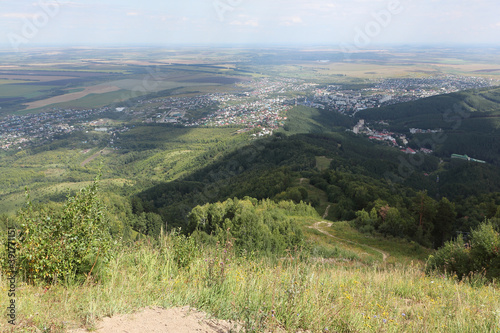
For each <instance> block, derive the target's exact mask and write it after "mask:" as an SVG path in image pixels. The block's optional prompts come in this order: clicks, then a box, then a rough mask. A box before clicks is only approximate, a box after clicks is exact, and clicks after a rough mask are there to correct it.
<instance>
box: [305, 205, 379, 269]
mask: <svg viewBox="0 0 500 333" xmlns="http://www.w3.org/2000/svg"><path fill="white" fill-rule="evenodd" d="M327 209H328V208H327ZM325 213H326V212H325ZM321 224H326V227H327V228H328V227H331V226H332V222H326V221H320V222H316V223H314V224H313V225H312V226H310V227H309V228H311V229H316V230H318V231H319V232H321V233H323V234H325V235H327V236H329V237H332V238H335V239H337V240H339V241H342V242H345V243H350V244H353V245H357V246H364V247H367V248H369V249H371V250H373V251H375V252H378V253H380V254H381V255H382V260H383V261H384V262H386V260H387V258H388V257H389V254H388V253H387V252H384V251H382V250H379V249H377V248H374V247H371V246H369V245H365V244H360V243H356V242H353V241H350V240H347V239H342V238H339V237H335V236H333V235H332V234H330V233H329V232H328V231H325V230H323V229H321V228H320V225H321Z"/></svg>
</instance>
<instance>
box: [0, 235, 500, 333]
mask: <svg viewBox="0 0 500 333" xmlns="http://www.w3.org/2000/svg"><path fill="white" fill-rule="evenodd" d="M186 242H189V240H187V239H185V238H183V237H180V236H175V235H173V234H170V235H168V236H164V237H161V238H160V239H159V240H158V241H155V242H153V243H150V242H139V243H135V244H133V245H132V246H130V247H121V248H117V249H116V252H115V256H114V259H113V260H112V261H111V262H110V264H109V266H108V267H107V268H106V269H102V270H100V271H99V272H97V274H98V278H99V281H98V282H97V281H88V282H87V283H85V284H83V285H78V284H69V285H68V286H63V285H55V286H49V287H44V286H32V285H26V284H23V285H21V286H19V291H18V294H19V298H18V300H17V302H18V304H19V309H18V311H19V312H18V313H19V317H18V318H19V319H18V326H17V328H16V331H17V330H19V331H21V330H25V331H35V327H36V328H38V329H39V330H42V331H45V332H63V331H64V330H65V329H67V328H70V327H74V326H85V327H87V328H93V327H95V325H96V323H97V320H98V319H99V318H102V317H105V316H112V315H114V314H118V313H130V312H133V311H135V310H137V309H139V308H141V307H145V306H163V307H171V306H181V305H190V306H193V307H196V308H198V309H202V310H204V311H207V312H208V313H210V314H211V315H213V316H215V317H218V318H225V319H232V320H237V321H239V322H240V323H242V325H243V326H244V328H245V329H246V331H250V332H252V331H271V332H274V331H277V330H278V329H284V330H286V331H290V332H293V331H297V330H299V329H304V330H306V329H308V330H312V331H314V332H319V331H330V332H379V331H385V332H404V331H412V332H444V331H446V332H495V331H498V329H499V328H500V327H499V319H500V313H499V312H498V309H499V307H500V301H499V300H500V295H499V289H498V286H495V285H484V284H483V283H481V281H477V280H474V278H472V279H471V280H467V281H462V282H459V281H457V280H456V279H455V278H454V277H452V276H449V275H439V276H438V275H436V276H425V275H424V273H423V271H422V267H421V265H420V264H415V265H408V266H400V265H391V266H386V265H383V264H375V265H370V266H368V265H361V264H359V263H356V262H353V261H350V260H347V259H345V258H341V257H339V258H334V259H330V260H318V258H312V257H308V256H307V255H305V253H294V254H293V255H290V256H288V257H285V258H280V259H269V258H268V257H261V258H249V257H245V256H235V255H234V254H233V252H232V251H231V249H230V247H229V246H228V245H227V244H218V245H214V246H208V245H204V246H201V247H200V248H199V251H196V252H195V253H192V254H190V260H189V264H188V265H185V266H184V267H182V265H181V262H182V260H181V259H182V256H181V257H179V253H180V252H179V249H182V248H183V247H184V246H186ZM228 250H229V251H228ZM226 251H228V252H226ZM1 285H2V290H4V291H5V290H6V281H5V278H2V281H1ZM5 297H6V293H5V292H2V293H1V296H0V301H1V303H2V304H6V301H7V300H6V299H5ZM2 325H3V326H2V331H6V330H7V329H8V327H7V325H5V321H3V322H2Z"/></svg>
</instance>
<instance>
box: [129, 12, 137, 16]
mask: <svg viewBox="0 0 500 333" xmlns="http://www.w3.org/2000/svg"><path fill="white" fill-rule="evenodd" d="M139 15H140V13H138V12H128V13H127V16H139Z"/></svg>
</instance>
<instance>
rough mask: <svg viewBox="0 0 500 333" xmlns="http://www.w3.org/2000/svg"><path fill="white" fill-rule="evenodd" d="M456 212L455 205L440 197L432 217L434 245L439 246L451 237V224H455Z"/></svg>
mask: <svg viewBox="0 0 500 333" xmlns="http://www.w3.org/2000/svg"><path fill="white" fill-rule="evenodd" d="M456 218H457V213H456V211H455V205H454V204H453V203H452V202H450V201H449V200H448V199H447V198H442V199H441V200H440V201H439V202H438V204H437V209H436V216H435V218H434V232H433V235H434V246H435V247H440V246H442V245H443V244H444V242H445V241H447V240H449V239H450V238H451V237H452V231H453V225H454V224H455V221H456Z"/></svg>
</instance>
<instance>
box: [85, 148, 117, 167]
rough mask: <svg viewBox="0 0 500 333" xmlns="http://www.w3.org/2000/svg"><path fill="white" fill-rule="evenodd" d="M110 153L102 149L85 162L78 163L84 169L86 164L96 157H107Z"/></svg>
mask: <svg viewBox="0 0 500 333" xmlns="http://www.w3.org/2000/svg"><path fill="white" fill-rule="evenodd" d="M109 153H111V151H110V150H108V149H106V148H105V149H102V150H100V151H98V152H97V153H95V154H94V155H92V156H90V157H89V158H87V159H86V160H85V161H83V162H82V163H80V166H82V167H84V166H85V165H86V164H88V163H90V162H92V161H93V160H95V159H96V158H97V157H98V156H100V155H107V154H109Z"/></svg>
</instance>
